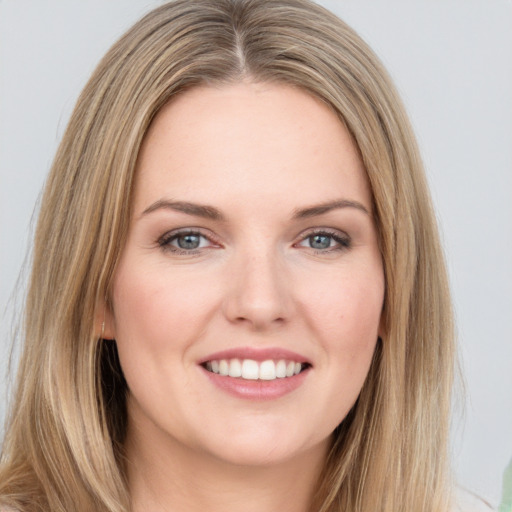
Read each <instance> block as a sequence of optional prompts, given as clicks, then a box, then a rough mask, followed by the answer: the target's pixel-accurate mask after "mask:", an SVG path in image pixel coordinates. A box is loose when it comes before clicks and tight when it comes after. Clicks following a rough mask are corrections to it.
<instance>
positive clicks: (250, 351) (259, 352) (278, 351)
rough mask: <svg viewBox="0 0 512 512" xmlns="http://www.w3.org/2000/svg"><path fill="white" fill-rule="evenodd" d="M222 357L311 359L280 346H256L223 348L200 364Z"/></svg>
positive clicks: (264, 359)
mask: <svg viewBox="0 0 512 512" xmlns="http://www.w3.org/2000/svg"><path fill="white" fill-rule="evenodd" d="M221 359H252V360H254V361H259V362H261V361H267V360H269V359H273V360H274V361H278V360H280V359H284V360H286V361H295V362H298V363H308V364H310V365H311V361H310V360H309V359H308V358H307V357H304V356H303V355H301V354H298V353H297V352H293V351H291V350H288V349H284V348H279V347H268V348H256V347H239V348H230V349H226V350H221V351H219V352H215V353H213V354H210V355H208V356H207V357H204V358H202V359H201V360H200V361H199V364H204V363H206V362H208V361H220V360H221Z"/></svg>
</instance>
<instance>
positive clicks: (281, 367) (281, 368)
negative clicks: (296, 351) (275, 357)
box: [276, 359, 286, 379]
mask: <svg viewBox="0 0 512 512" xmlns="http://www.w3.org/2000/svg"><path fill="white" fill-rule="evenodd" d="M276 377H277V378H279V379H282V378H284V377H286V361H283V360H282V359H280V360H279V361H278V362H277V364H276Z"/></svg>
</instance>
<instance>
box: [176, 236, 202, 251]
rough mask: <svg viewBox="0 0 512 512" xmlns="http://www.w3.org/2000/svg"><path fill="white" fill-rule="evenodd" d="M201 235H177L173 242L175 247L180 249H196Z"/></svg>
mask: <svg viewBox="0 0 512 512" xmlns="http://www.w3.org/2000/svg"><path fill="white" fill-rule="evenodd" d="M201 238H202V237H201V235H196V234H193V233H188V234H186V235H179V236H177V237H175V239H174V240H173V242H176V245H177V246H178V247H179V248H180V249H189V250H190V249H197V248H199V246H200V245H201Z"/></svg>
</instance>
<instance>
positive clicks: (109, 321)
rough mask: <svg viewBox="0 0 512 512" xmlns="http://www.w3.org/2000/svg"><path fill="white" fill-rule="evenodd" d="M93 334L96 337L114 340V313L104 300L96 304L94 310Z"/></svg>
mask: <svg viewBox="0 0 512 512" xmlns="http://www.w3.org/2000/svg"><path fill="white" fill-rule="evenodd" d="M94 334H95V336H96V337H97V338H98V339H104V340H114V339H115V337H116V333H115V323H114V315H113V313H112V308H111V306H110V305H109V304H108V303H107V301H106V300H102V301H99V302H98V304H96V310H95V312H94Z"/></svg>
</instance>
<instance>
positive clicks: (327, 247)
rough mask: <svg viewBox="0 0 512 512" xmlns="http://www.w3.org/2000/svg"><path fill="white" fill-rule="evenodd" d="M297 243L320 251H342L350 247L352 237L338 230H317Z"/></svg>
mask: <svg viewBox="0 0 512 512" xmlns="http://www.w3.org/2000/svg"><path fill="white" fill-rule="evenodd" d="M297 245H298V246H300V247H307V248H310V249H314V250H315V251H318V252H332V251H340V250H344V249H348V248H349V247H350V238H349V237H348V236H347V235H342V234H341V233H338V232H335V233H333V232H330V231H317V232H314V233H311V234H309V235H308V236H306V237H305V238H303V239H302V240H301V241H300V242H299V243H298V244H297Z"/></svg>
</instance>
